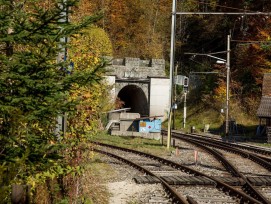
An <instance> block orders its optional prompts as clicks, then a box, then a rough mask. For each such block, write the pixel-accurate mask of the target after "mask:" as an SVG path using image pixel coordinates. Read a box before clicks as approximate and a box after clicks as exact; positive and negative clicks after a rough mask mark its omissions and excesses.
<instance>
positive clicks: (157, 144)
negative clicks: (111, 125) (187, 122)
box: [92, 132, 173, 154]
mask: <svg viewBox="0 0 271 204" xmlns="http://www.w3.org/2000/svg"><path fill="white" fill-rule="evenodd" d="M92 140H94V141H98V142H103V143H106V144H112V145H116V146H120V147H125V148H131V149H136V150H139V151H144V152H146V153H153V154H161V153H162V154H163V153H168V151H171V150H173V149H170V150H168V149H167V147H166V146H164V145H163V144H162V141H161V140H152V139H143V138H139V137H126V136H111V135H109V134H107V133H106V132H100V133H99V134H97V135H96V136H93V139H92ZM163 142H164V143H165V142H166V141H163Z"/></svg>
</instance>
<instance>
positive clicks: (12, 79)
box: [0, 0, 104, 200]
mask: <svg viewBox="0 0 271 204" xmlns="http://www.w3.org/2000/svg"><path fill="white" fill-rule="evenodd" d="M76 4H77V0H52V1H50V4H49V6H48V7H43V6H42V4H40V2H39V1H36V0H27V1H24V2H21V1H0V9H1V12H0V25H1V27H0V48H1V52H0V64H1V70H0V92H1V94H0V153H1V154H0V164H1V165H0V176H1V177H2V178H3V177H5V178H7V179H5V183H4V184H3V186H9V187H10V184H11V183H28V184H32V185H35V183H36V182H37V181H40V179H41V180H43V179H44V178H47V177H52V178H53V177H55V176H56V175H57V172H58V171H57V169H59V168H60V169H61V168H62V167H64V166H65V163H63V161H62V162H59V164H58V161H61V159H62V156H61V154H60V151H57V150H59V149H60V148H61V146H63V145H62V144H61V143H60V142H59V139H60V138H59V137H57V136H56V134H55V128H56V118H57V116H59V115H62V114H63V113H64V112H65V113H68V114H69V113H72V112H74V111H75V110H76V104H77V101H76V100H67V96H68V95H69V93H70V92H71V91H72V90H74V89H75V88H77V87H81V86H85V85H87V84H92V83H94V82H97V81H99V80H101V79H102V77H101V75H100V74H99V72H101V70H102V68H103V65H104V64H103V63H101V64H99V65H97V68H95V69H92V70H80V71H79V70H78V71H77V70H75V71H74V72H73V74H71V75H68V74H67V73H66V69H65V67H67V62H66V61H56V58H57V56H58V55H59V53H60V52H63V49H64V48H66V47H67V42H66V41H61V39H63V38H68V37H70V36H72V35H74V34H76V33H79V32H80V30H81V29H82V28H85V27H87V26H89V25H90V24H93V23H94V22H96V21H97V20H99V19H100V18H101V15H96V16H92V17H87V18H85V20H84V21H81V22H80V23H77V24H72V23H71V22H69V21H66V20H65V19H64V18H65V16H63V14H64V13H66V12H67V13H68V15H69V13H71V12H72V9H71V8H72V7H73V6H75V5H76ZM63 19H64V20H63ZM43 181H44V180H43ZM4 190H5V188H4ZM2 195H4V196H6V195H7V194H2V193H1V196H2ZM5 199H7V197H4V198H3V200H5Z"/></svg>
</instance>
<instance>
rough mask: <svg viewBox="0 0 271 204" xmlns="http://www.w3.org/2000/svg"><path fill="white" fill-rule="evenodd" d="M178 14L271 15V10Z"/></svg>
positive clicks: (184, 13)
mask: <svg viewBox="0 0 271 204" xmlns="http://www.w3.org/2000/svg"><path fill="white" fill-rule="evenodd" d="M175 14H178V15H243V16H246V15H254V16H258V15H264V16H271V12H187V11H185V12H176V13H175Z"/></svg>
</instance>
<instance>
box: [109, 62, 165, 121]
mask: <svg viewBox="0 0 271 204" xmlns="http://www.w3.org/2000/svg"><path fill="white" fill-rule="evenodd" d="M107 73H108V74H107V79H108V81H109V83H110V84H111V85H112V87H113V89H112V92H111V94H112V97H113V98H114V99H115V100H116V99H117V98H118V99H120V100H121V101H122V102H123V107H122V108H131V109H130V112H133V113H139V114H140V116H141V117H145V116H158V115H159V116H163V117H162V118H161V119H162V120H165V119H166V118H167V111H168V107H169V102H170V100H169V90H170V89H169V88H170V80H169V78H168V77H166V74H165V61H164V60H163V59H151V60H140V59H139V58H124V59H111V65H110V66H109V67H108V72H107Z"/></svg>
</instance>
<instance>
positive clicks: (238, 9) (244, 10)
mask: <svg viewBox="0 0 271 204" xmlns="http://www.w3.org/2000/svg"><path fill="white" fill-rule="evenodd" d="M193 2H196V3H199V4H206V5H212V4H211V3H207V2H199V1H193ZM216 6H217V7H220V8H227V9H232V10H237V11H243V12H254V11H251V10H247V9H240V8H235V7H231V6H222V5H219V4H216Z"/></svg>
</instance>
